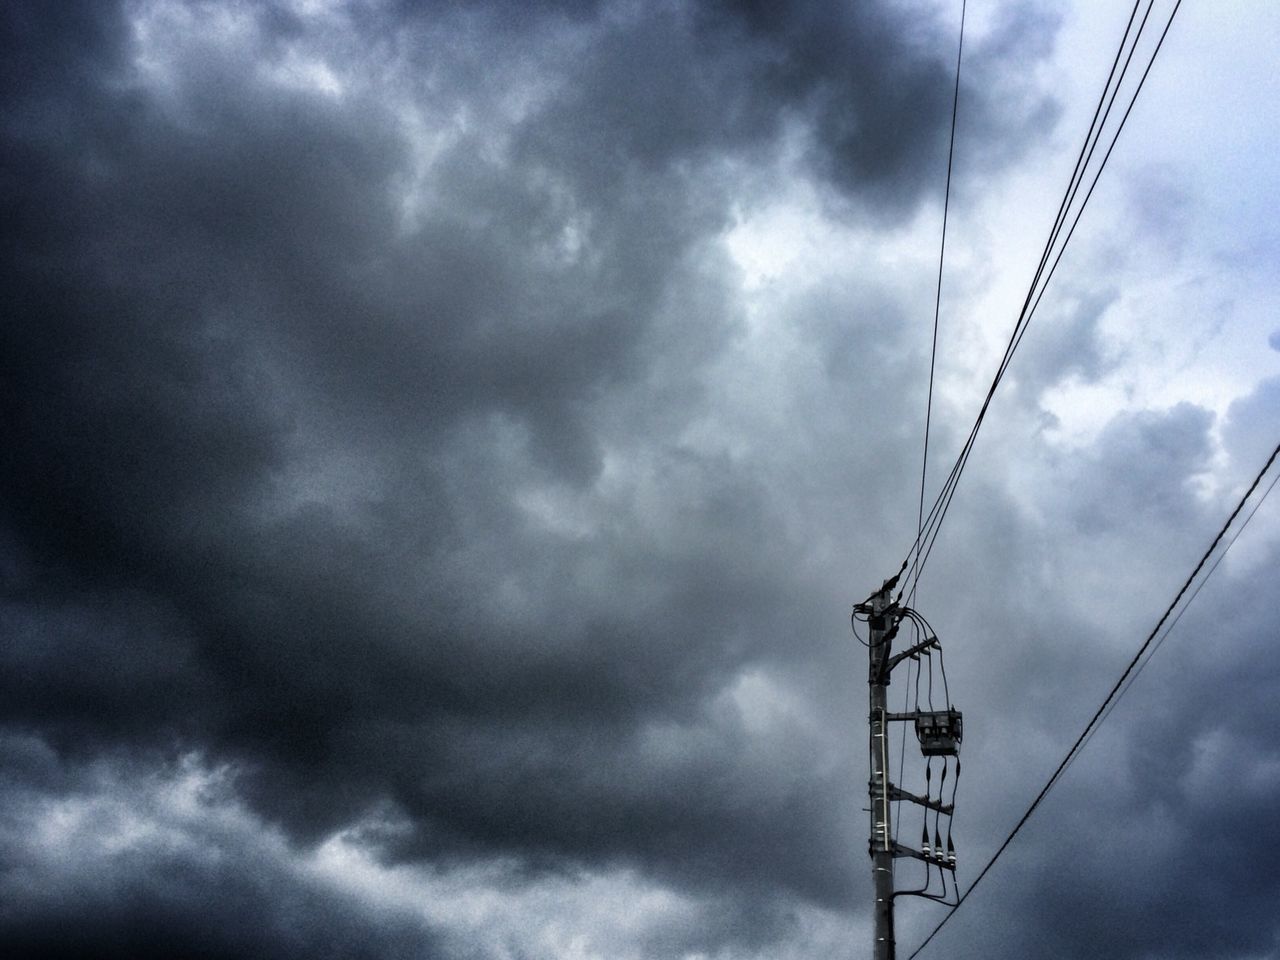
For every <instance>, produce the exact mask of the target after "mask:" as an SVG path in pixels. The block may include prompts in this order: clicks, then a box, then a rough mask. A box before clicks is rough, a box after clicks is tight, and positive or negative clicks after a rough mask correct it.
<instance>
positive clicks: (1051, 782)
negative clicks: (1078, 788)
mask: <svg viewBox="0 0 1280 960" xmlns="http://www.w3.org/2000/svg"><path fill="white" fill-rule="evenodd" d="M1277 456H1280V444H1276V448H1275V449H1274V450H1273V451H1271V456H1270V457H1268V458H1267V462H1266V463H1265V464H1263V466H1262V469H1261V470H1260V471H1258V475H1257V476H1256V477H1254V479H1253V483H1251V484H1249V489H1248V490H1246V491H1245V494H1244V496H1243V497H1241V498H1240V502H1239V503H1237V504H1236V508H1235V509H1234V510H1232V511H1231V516H1229V517H1227V522H1226V523H1224V524H1223V525H1222V529H1221V530H1219V531H1218V535H1217V536H1215V537H1214V538H1213V542H1212V543H1211V544H1209V549H1207V550H1206V551H1205V552H1204V555H1203V556H1202V557H1201V558H1200V562H1199V563H1197V564H1196V566H1195V569H1194V570H1192V571H1191V575H1190V576H1188V577H1187V579H1186V580H1185V581H1184V582H1183V584H1182V587H1181V588H1180V589H1179V590H1178V593H1177V596H1175V597H1174V598H1173V602H1172V603H1170V604H1169V606H1168V607H1166V608H1165V611H1164V613H1163V614H1161V616H1160V619H1159V621H1158V622H1157V623H1156V625H1155V627H1153V628H1152V630H1151V632H1150V633H1149V634H1147V638H1146V640H1144V641H1143V642H1142V646H1140V647H1139V648H1138V652H1137V653H1135V654H1134V655H1133V659H1131V660H1130V661H1129V664H1128V666H1126V667H1125V669H1124V672H1123V673H1122V674H1120V679H1119V680H1117V681H1116V682H1115V685H1114V686H1113V687H1112V688H1111V690H1110V691H1109V692H1108V693H1107V695H1106V697H1105V698H1104V699H1103V701H1102V704H1101V705H1100V706H1099V707H1098V709H1097V710H1096V711H1094V714H1093V716H1092V717H1091V718H1090V719H1089V722H1088V723H1087V724H1085V728H1084V730H1083V731H1081V733H1080V736H1079V737H1077V738H1076V741H1075V743H1073V744H1072V745H1071V749H1070V750H1068V751H1067V755H1066V756H1065V757H1063V758H1062V762H1061V763H1059V764H1058V767H1057V769H1056V770H1054V771H1053V774H1052V776H1050V777H1049V779H1048V781H1047V782H1046V783H1045V785H1044V786H1043V787H1042V788H1041V789H1040V792H1039V793H1038V794H1036V798H1035V799H1034V800H1032V801H1031V806H1029V807H1027V810H1026V812H1025V813H1024V814H1023V815H1022V817H1021V818H1020V819H1019V820H1018V822H1017V824H1015V825H1014V828H1013V830H1012V831H1010V833H1009V835H1008V836H1007V837H1005V840H1004V842H1003V843H1002V844H1000V847H999V849H998V850H996V852H995V854H994V855H992V857H991V859H990V860H988V861H987V864H986V866H984V867H983V868H982V870H981V872H980V873H979V874H978V876H977V878H976V879H974V881H973V883H971V884H970V885H969V889H967V890H966V891H965V892H964V894H963V896H961V897H960V899H959V900H957V901H956V904H955V906H953V907H952V908H951V909H950V910H948V911H947V913H946V915H945V916H944V917H943V918H942V919H941V920H940V921H939V922H938V925H937V926H936V927H934V928H933V931H932V932H931V933H930V934H929V935H928V936H927V937H925V938H924V942H922V943H921V944H920V946H918V947H916V949H915V950H914V951H913V952H912V953H911V955H910V956H908V957H907V960H913V958H914V957H915V956H916V954H918V953H919V952H920V951H921V950H923V949H924V948H925V947H926V946H928V944H929V941H931V940H932V939H933V938H934V937H935V936H936V935H937V933H938V931H939V930H941V929H942V928H943V927H944V926H945V925H946V923H947V921H948V920H950V919H951V918H952V917H953V916H955V913H956V911H957V910H959V909H960V906H961V904H963V903H964V902H965V901H966V900H967V899H969V895H970V894H971V893H973V891H974V890H975V889H976V888H977V886H978V884H980V883H981V882H982V878H983V877H985V876H986V875H987V872H988V871H989V870H990V869H991V868H992V867H993V866H994V865H995V862H996V861H997V860H999V859H1000V855H1001V854H1003V853H1004V851H1005V849H1006V848H1008V846H1009V844H1010V843H1012V842H1013V838H1014V837H1016V836H1017V835H1018V832H1019V831H1020V830H1021V829H1022V827H1023V825H1024V824H1025V823H1026V822H1027V821H1028V820H1029V819H1030V818H1031V815H1032V814H1033V813H1035V810H1036V808H1037V807H1038V806H1040V803H1041V801H1043V800H1044V798H1045V797H1046V796H1047V795H1048V793H1049V791H1050V790H1052V789H1053V788H1054V786H1056V785H1057V783H1058V780H1059V779H1060V778H1061V776H1062V773H1063V771H1064V770H1066V768H1067V767H1068V766H1069V765H1070V764H1071V761H1072V760H1073V759H1074V758H1075V756H1076V755H1077V754H1078V753H1079V752H1080V749H1081V748H1082V746H1083V745H1084V743H1085V742H1086V741H1087V740H1088V739H1089V737H1090V736H1091V734H1092V732H1093V730H1094V729H1096V728H1097V726H1098V725H1099V724H1100V723H1101V722H1102V719H1103V715H1104V713H1105V712H1106V711H1107V710H1108V708H1109V707H1110V705H1111V703H1112V701H1114V700H1115V699H1116V698H1117V695H1118V694H1119V693H1120V692H1121V688H1122V687H1124V686H1125V681H1126V680H1127V679H1128V678H1129V675H1130V674H1132V673H1133V672H1134V668H1135V667H1137V666H1138V662H1139V661H1140V660H1141V659H1142V657H1143V654H1145V653H1146V652H1147V649H1148V648H1149V647H1150V646H1151V644H1152V641H1154V640H1155V638H1156V635H1157V634H1159V633H1160V628H1161V627H1163V626H1164V624H1165V621H1166V620H1168V619H1169V616H1170V614H1172V613H1173V611H1174V609H1175V608H1176V607H1177V606H1178V603H1179V602H1180V601H1181V600H1182V597H1183V595H1184V594H1185V593H1186V592H1187V589H1188V588H1189V587H1190V586H1191V584H1192V582H1193V581H1194V580H1195V578H1196V577H1197V576H1198V575H1199V573H1200V571H1201V570H1202V569H1203V568H1204V565H1205V563H1207V562H1208V560H1209V557H1210V556H1212V555H1213V552H1214V550H1216V549H1217V547H1218V544H1219V543H1221V542H1222V538H1223V537H1224V536H1225V535H1226V533H1227V531H1228V530H1229V529H1230V528H1231V525H1232V524H1233V523H1235V520H1236V517H1238V516H1239V515H1240V511H1241V510H1243V509H1244V505H1245V503H1247V502H1248V500H1249V498H1250V497H1251V496H1253V492H1254V490H1256V489H1257V488H1258V484H1259V483H1261V482H1262V478H1263V477H1264V476H1265V475H1266V473H1267V471H1268V470H1270V469H1271V465H1272V464H1273V463H1275V460H1276V457H1277ZM1270 492H1271V490H1270V488H1268V489H1267V493H1270ZM1264 499H1265V494H1264ZM1260 504H1261V501H1259V505H1260ZM1256 512H1257V511H1256V509H1255V510H1254V511H1253V512H1251V513H1250V514H1249V516H1248V518H1246V520H1245V522H1244V524H1242V525H1241V527H1240V529H1241V530H1244V528H1245V526H1247V525H1248V523H1249V520H1251V519H1252V518H1253V513H1256ZM1238 535H1239V534H1238V533H1237V536H1238ZM1234 542H1235V538H1233V539H1232V543H1234ZM1228 549H1230V547H1229V546H1228ZM1216 569H1217V564H1216V563H1215V564H1214V566H1213V567H1212V568H1211V569H1210V571H1209V575H1207V576H1206V577H1205V580H1208V578H1209V576H1211V575H1212V573H1213V570H1216ZM1201 585H1203V584H1201ZM1196 592H1197V593H1198V592H1199V588H1197V591H1196ZM1192 596H1193V598H1194V596H1195V595H1194V594H1193V595H1192ZM1188 604H1190V601H1188ZM1184 609H1185V608H1184ZM1179 616H1181V614H1179ZM1175 622H1176V621H1175ZM1170 626H1171V627H1172V624H1171V625H1170ZM1126 689H1127V688H1126Z"/></svg>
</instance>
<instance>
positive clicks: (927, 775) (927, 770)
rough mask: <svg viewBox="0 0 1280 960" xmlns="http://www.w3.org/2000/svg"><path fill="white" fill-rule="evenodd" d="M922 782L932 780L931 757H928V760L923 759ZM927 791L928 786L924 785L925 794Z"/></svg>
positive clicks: (927, 782) (930, 781)
mask: <svg viewBox="0 0 1280 960" xmlns="http://www.w3.org/2000/svg"><path fill="white" fill-rule="evenodd" d="M924 782H925V783H926V784H929V783H932V782H933V757H930V758H929V759H928V760H926V761H925V765H924ZM928 793H929V790H928V787H927V786H926V788H925V794H926V795H928Z"/></svg>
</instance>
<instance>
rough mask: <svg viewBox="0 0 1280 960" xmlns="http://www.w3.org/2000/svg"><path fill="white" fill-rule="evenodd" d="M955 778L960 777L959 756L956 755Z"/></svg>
mask: <svg viewBox="0 0 1280 960" xmlns="http://www.w3.org/2000/svg"><path fill="white" fill-rule="evenodd" d="M956 779H957V780H959V779H960V758H959V757H956Z"/></svg>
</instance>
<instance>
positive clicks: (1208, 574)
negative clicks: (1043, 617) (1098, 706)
mask: <svg viewBox="0 0 1280 960" xmlns="http://www.w3.org/2000/svg"><path fill="white" fill-rule="evenodd" d="M1277 483H1280V473H1277V474H1276V475H1275V478H1274V479H1273V480H1272V481H1271V484H1270V485H1269V486H1268V487H1267V489H1266V490H1265V491H1264V492H1263V494H1262V496H1261V497H1260V498H1259V499H1258V502H1257V503H1255V504H1254V505H1253V509H1252V510H1250V511H1249V515H1248V516H1247V517H1245V518H1244V521H1243V522H1242V523H1241V524H1240V528H1239V529H1238V530H1237V531H1236V532H1235V535H1234V536H1232V538H1231V539H1230V540H1228V541H1227V545H1226V546H1225V547H1223V548H1222V552H1221V553H1220V554H1218V558H1217V559H1216V560H1214V561H1213V565H1212V566H1210V567H1209V569H1208V571H1207V572H1206V573H1205V575H1204V577H1203V578H1201V580H1200V582H1199V583H1198V584H1196V588H1195V589H1194V590H1193V591H1191V596H1189V597H1187V602H1186V603H1184V604H1183V605H1182V609H1181V610H1179V611H1178V613H1177V615H1176V616H1175V617H1174V618H1173V619H1172V620H1170V621H1169V625H1168V626H1167V627H1165V628H1164V632H1163V633H1161V634H1160V636H1159V638H1158V639H1157V640H1156V642H1155V643H1153V644H1152V645H1151V652H1150V653H1148V654H1147V658H1146V659H1145V660H1143V661H1142V663H1140V664H1138V669H1136V670H1134V671H1133V676H1131V677H1130V678H1129V682H1128V683H1127V684H1125V687H1124V689H1123V690H1121V691H1120V693H1119V695H1118V696H1117V697H1116V699H1115V700H1114V701H1112V704H1111V706H1109V707H1107V712H1106V713H1104V714H1103V715H1102V719H1101V720H1099V721H1098V723H1097V726H1095V727H1094V728H1093V731H1092V732H1090V734H1089V736H1088V737H1087V738H1086V739H1085V741H1084V743H1082V744H1081V745H1080V750H1077V751H1076V756H1077V757H1078V756H1080V753H1081V751H1083V750H1084V748H1085V747H1087V746H1088V745H1089V741H1090V740H1092V739H1093V735H1094V734H1095V733H1097V732H1098V727H1100V726H1102V725H1103V724H1104V723H1106V722H1107V717H1109V716H1111V713H1112V711H1113V710H1115V708H1116V704H1117V703H1119V702H1120V699H1121V698H1122V697H1123V696H1124V695H1125V694H1126V693H1128V692H1129V688H1130V687H1132V686H1133V684H1134V681H1136V680H1137V679H1138V676H1139V675H1140V674H1141V673H1142V671H1143V670H1145V669H1146V668H1147V664H1149V663H1150V662H1151V661H1152V659H1153V658H1154V657H1155V655H1156V653H1157V652H1158V651H1159V650H1160V647H1161V645H1162V644H1163V643H1164V642H1165V640H1166V639H1168V637H1169V634H1170V633H1171V632H1173V628H1174V627H1176V626H1177V625H1178V621H1179V620H1181V619H1182V615H1183V614H1184V613H1186V612H1187V610H1188V609H1189V608H1190V606H1191V604H1193V603H1195V599H1196V597H1198V596H1199V595H1200V591H1201V590H1203V589H1204V585H1205V584H1206V583H1208V582H1209V578H1210V577H1212V576H1213V573H1214V571H1215V570H1217V569H1218V564H1220V563H1222V561H1223V560H1224V559H1225V558H1226V556H1227V554H1228V553H1230V552H1231V548H1232V547H1234V546H1235V545H1236V541H1237V540H1239V539H1240V534H1242V533H1244V528H1245V527H1247V526H1248V525H1249V521H1250V520H1252V519H1253V515H1254V514H1255V513H1257V512H1258V508H1259V507H1261V506H1262V505H1263V504H1264V503H1266V502H1267V497H1269V496H1271V491H1272V490H1274V489H1275V488H1276V484H1277ZM1074 762H1075V757H1072V758H1071V761H1070V762H1068V763H1067V769H1070V767H1071V764H1072V763H1074ZM1064 772H1065V771H1064Z"/></svg>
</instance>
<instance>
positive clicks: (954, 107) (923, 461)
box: [908, 0, 968, 603]
mask: <svg viewBox="0 0 1280 960" xmlns="http://www.w3.org/2000/svg"><path fill="white" fill-rule="evenodd" d="M967 7H968V0H961V3H960V44H959V48H958V49H957V51H956V86H955V92H954V93H953V94H952V97H951V141H950V143H949V144H948V145H947V186H946V190H945V191H944V192H943V197H942V243H941V244H940V245H939V248H938V283H937V287H936V292H935V294H934V298H933V345H932V346H931V347H930V350H929V398H928V400H927V401H926V403H925V408H924V455H923V456H922V457H921V458H920V506H919V507H918V508H917V510H916V539H917V540H919V538H920V534H921V532H922V531H923V530H924V482H925V476H926V475H927V473H928V469H929V427H930V425H931V423H932V422H933V371H934V368H935V367H936V365H937V361H938V317H939V315H940V314H941V312H942V264H943V262H944V261H945V259H946V256H947V211H948V210H949V209H950V207H951V167H952V162H953V160H954V158H955V153H956V115H957V113H958V112H959V109H960V63H961V61H962V59H963V58H964V19H965V10H966V9H967ZM918 556H919V554H917V557H918ZM917 579H918V578H917ZM915 596H916V588H915V585H914V583H913V584H912V587H911V598H910V600H909V601H908V603H914V602H915Z"/></svg>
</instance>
